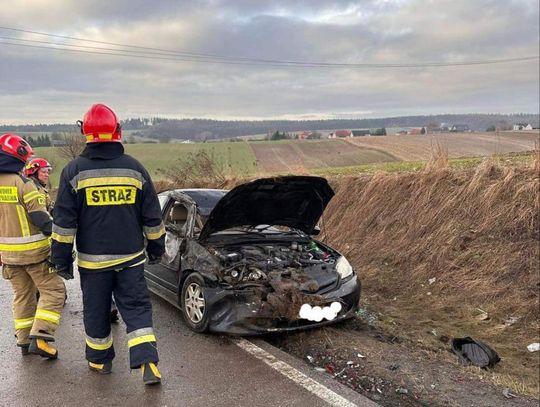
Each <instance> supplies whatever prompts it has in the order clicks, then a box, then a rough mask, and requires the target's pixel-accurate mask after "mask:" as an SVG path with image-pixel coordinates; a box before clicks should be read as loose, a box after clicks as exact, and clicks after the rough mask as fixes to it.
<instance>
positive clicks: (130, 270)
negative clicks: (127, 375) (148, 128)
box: [51, 104, 165, 384]
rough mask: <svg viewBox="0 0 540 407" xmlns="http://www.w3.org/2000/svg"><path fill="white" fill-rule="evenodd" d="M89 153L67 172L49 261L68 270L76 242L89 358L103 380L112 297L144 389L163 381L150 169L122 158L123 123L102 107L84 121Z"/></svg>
mask: <svg viewBox="0 0 540 407" xmlns="http://www.w3.org/2000/svg"><path fill="white" fill-rule="evenodd" d="M79 125H80V126H81V131H82V133H83V134H84V136H85V137H86V143H87V145H86V148H85V150H84V151H83V152H82V153H81V155H80V156H79V157H77V158H76V159H75V160H73V161H71V162H70V163H69V164H68V165H67V166H66V167H65V168H64V169H63V171H62V174H61V176H60V186H59V189H58V196H57V200H56V204H55V208H54V221H53V229H52V232H53V233H52V236H51V237H52V262H53V263H54V265H55V268H56V269H57V270H63V268H64V267H66V266H67V265H68V264H69V263H70V261H71V258H72V255H71V251H72V247H73V242H74V241H75V242H76V246H77V255H78V260H77V261H78V269H79V272H80V278H81V289H82V293H83V307H84V328H85V332H86V359H87V360H88V363H89V367H90V369H91V370H93V371H95V372H98V373H102V374H106V373H110V372H111V369H112V360H113V358H114V356H115V353H114V346H113V338H112V335H111V325H110V322H109V319H110V316H109V314H110V310H111V294H114V299H115V301H116V305H117V307H118V310H119V311H120V315H121V316H122V319H123V320H124V322H125V323H126V326H127V337H128V348H129V356H130V367H131V369H139V368H141V370H142V376H143V381H144V383H145V384H155V383H159V382H160V381H161V375H160V372H159V370H158V368H157V363H158V352H157V348H156V337H155V333H154V329H153V326H152V306H151V303H150V298H149V294H148V288H147V286H146V281H145V279H144V274H143V272H144V262H145V260H146V256H145V240H146V255H147V256H148V258H149V261H151V262H157V261H159V259H160V257H161V256H162V254H163V253H164V251H165V229H164V226H163V222H162V219H161V210H160V206H159V201H158V198H157V194H156V191H155V189H154V186H153V184H152V180H151V179H150V176H149V174H148V172H147V171H146V169H145V168H144V167H143V166H142V165H141V164H140V163H139V162H138V161H137V160H135V159H134V158H132V157H131V156H129V155H127V154H124V147H123V146H122V143H121V129H120V124H119V123H118V119H117V117H116V115H115V113H114V112H113V111H112V110H111V109H110V108H108V107H107V106H105V105H102V104H96V105H93V106H92V107H91V108H90V110H88V112H87V113H86V114H85V116H84V119H83V120H82V121H79Z"/></svg>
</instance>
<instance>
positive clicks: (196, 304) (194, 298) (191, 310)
mask: <svg viewBox="0 0 540 407" xmlns="http://www.w3.org/2000/svg"><path fill="white" fill-rule="evenodd" d="M184 304H185V307H186V310H185V312H186V314H187V316H188V318H189V319H190V320H191V321H192V322H193V323H195V324H198V323H199V322H201V321H202V319H203V316H204V311H205V307H206V302H205V300H204V295H203V293H202V290H201V287H200V286H199V284H197V283H195V282H193V283H191V284H190V285H188V287H187V290H186V292H185V297H184Z"/></svg>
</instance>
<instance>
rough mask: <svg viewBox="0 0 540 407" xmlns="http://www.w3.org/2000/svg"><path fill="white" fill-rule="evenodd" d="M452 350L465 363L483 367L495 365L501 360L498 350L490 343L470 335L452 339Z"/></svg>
mask: <svg viewBox="0 0 540 407" xmlns="http://www.w3.org/2000/svg"><path fill="white" fill-rule="evenodd" d="M452 352H454V353H455V354H456V355H457V356H458V357H459V358H460V359H461V360H462V361H463V362H464V363H465V364H472V365H474V366H478V367H481V368H488V367H493V366H495V365H496V364H497V363H499V362H500V360H501V358H500V357H499V355H498V354H497V352H495V350H493V349H492V348H491V347H490V346H489V345H487V344H485V343H484V342H481V341H478V340H476V339H473V338H471V337H469V336H467V337H465V338H454V339H452Z"/></svg>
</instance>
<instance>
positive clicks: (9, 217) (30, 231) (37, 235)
mask: <svg viewBox="0 0 540 407" xmlns="http://www.w3.org/2000/svg"><path fill="white" fill-rule="evenodd" d="M45 203H46V199H45V195H44V194H43V193H41V192H40V191H38V189H37V188H36V186H35V184H34V183H33V182H32V181H31V180H30V179H28V178H26V177H24V176H22V175H19V174H13V173H0V256H1V258H2V261H3V262H4V263H6V264H12V265H25V264H34V263H39V262H41V261H43V260H45V259H46V258H47V256H48V255H49V250H50V241H49V238H47V237H46V236H44V235H43V234H42V233H41V232H40V230H39V229H38V228H37V227H36V226H35V225H34V224H33V223H32V222H31V221H30V219H29V216H28V214H29V213H33V212H44V213H46V208H45Z"/></svg>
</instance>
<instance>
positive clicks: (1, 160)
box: [0, 134, 65, 359]
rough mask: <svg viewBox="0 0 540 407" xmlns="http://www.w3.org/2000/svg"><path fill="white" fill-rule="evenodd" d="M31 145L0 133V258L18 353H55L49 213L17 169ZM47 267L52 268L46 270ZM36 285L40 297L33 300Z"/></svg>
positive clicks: (59, 299)
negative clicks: (10, 289)
mask: <svg viewBox="0 0 540 407" xmlns="http://www.w3.org/2000/svg"><path fill="white" fill-rule="evenodd" d="M31 154H32V148H31V147H30V145H29V144H28V143H27V142H25V141H24V140H23V139H22V138H21V137H19V136H17V135H13V134H4V135H3V136H0V258H1V261H2V263H3V266H2V276H3V277H4V278H5V279H7V280H9V281H10V282H11V285H12V287H13V294H14V297H13V319H14V323H15V331H16V336H17V346H19V347H20V348H21V351H22V354H23V355H26V354H28V353H34V354H38V355H41V356H43V357H47V358H49V359H56V357H57V356H58V351H57V350H56V349H55V348H54V347H52V346H51V344H50V342H53V341H54V333H55V331H56V329H57V327H58V325H59V323H60V313H61V310H62V306H63V304H64V296H65V288H64V284H63V282H62V279H61V278H60V277H59V276H58V275H57V273H55V272H54V269H50V267H49V261H48V257H49V255H50V241H49V238H48V237H47V236H48V235H50V234H51V228H52V219H51V217H50V215H49V214H48V213H47V211H46V208H45V196H44V195H43V193H41V192H39V191H38V190H37V188H36V186H35V185H34V183H33V182H32V181H31V180H29V179H28V178H26V177H24V176H23V175H20V171H21V170H22V169H23V167H24V164H25V162H26V160H27V158H28V157H29V156H30V155H31ZM51 271H52V272H51ZM36 288H37V289H38V290H39V291H40V293H41V297H40V299H39V301H38V302H37V303H36Z"/></svg>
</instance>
